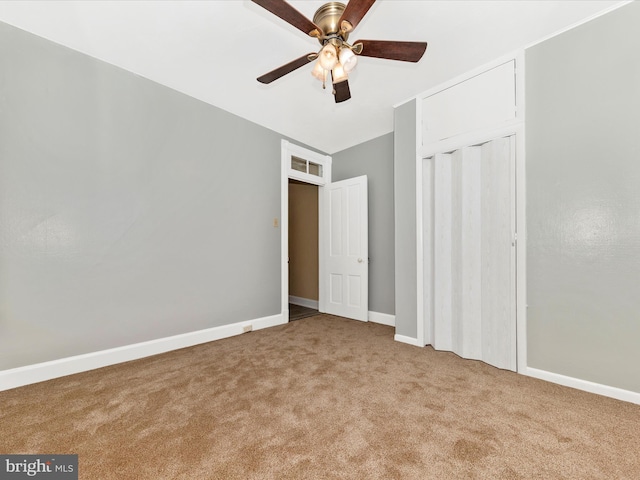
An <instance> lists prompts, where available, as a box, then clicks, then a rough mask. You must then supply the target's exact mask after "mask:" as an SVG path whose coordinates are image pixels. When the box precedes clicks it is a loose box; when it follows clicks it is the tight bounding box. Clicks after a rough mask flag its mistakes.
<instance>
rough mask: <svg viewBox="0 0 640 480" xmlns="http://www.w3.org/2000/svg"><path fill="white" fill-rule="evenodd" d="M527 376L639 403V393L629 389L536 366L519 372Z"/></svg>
mask: <svg viewBox="0 0 640 480" xmlns="http://www.w3.org/2000/svg"><path fill="white" fill-rule="evenodd" d="M520 373H522V374H524V375H527V376H529V377H533V378H538V379H540V380H546V381H547V382H551V383H557V384H558V385H564V386H565V387H571V388H576V389H578V390H583V391H585V392H590V393H596V394H598V395H603V396H605V397H611V398H615V399H617V400H622V401H625V402H631V403H636V404H638V405H640V393H639V392H632V391H630V390H623V389H622V388H617V387H611V386H609V385H602V384H600V383H594V382H590V381H588V380H581V379H579V378H574V377H568V376H566V375H560V374H559V373H552V372H548V371H546V370H539V369H537V368H531V367H527V368H526V369H525V370H524V371H522V372H520Z"/></svg>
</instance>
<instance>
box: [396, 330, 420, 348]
mask: <svg viewBox="0 0 640 480" xmlns="http://www.w3.org/2000/svg"><path fill="white" fill-rule="evenodd" d="M393 339H394V340H395V341H396V342H402V343H408V344H409V345H413V346H414V347H424V345H420V342H419V341H418V339H417V338H413V337H405V336H404V335H398V334H397V333H396V334H395V335H394V336H393Z"/></svg>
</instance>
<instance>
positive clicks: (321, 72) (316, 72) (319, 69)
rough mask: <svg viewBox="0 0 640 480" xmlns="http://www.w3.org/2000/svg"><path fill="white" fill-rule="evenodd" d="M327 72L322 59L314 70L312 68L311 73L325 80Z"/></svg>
mask: <svg viewBox="0 0 640 480" xmlns="http://www.w3.org/2000/svg"><path fill="white" fill-rule="evenodd" d="M325 74H326V70H325V69H324V68H322V65H321V64H320V60H318V61H317V62H316V64H315V66H314V67H313V70H311V75H313V76H314V77H315V78H317V79H318V80H320V81H321V82H323V81H324V78H325Z"/></svg>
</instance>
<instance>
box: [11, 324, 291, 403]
mask: <svg viewBox="0 0 640 480" xmlns="http://www.w3.org/2000/svg"><path fill="white" fill-rule="evenodd" d="M288 320H289V319H288V317H283V316H282V315H272V316H270V317H262V318H256V319H254V320H247V321H243V322H238V323H232V324H229V325H222V326H219V327H212V328H207V329H205V330H199V331H196V332H189V333H182V334H180V335H174V336H171V337H165V338H159V339H157V340H150V341H147V342H140V343H134V344H132V345H125V346H122V347H116V348H110V349H108V350H101V351H98V352H91V353H86V354H83V355H76V356H73V357H67V358H61V359H59V360H52V361H49V362H43V363H36V364H34V365H27V366H25V367H18V368H13V369H10V370H4V371H0V391H2V390H9V389H11V388H16V387H21V386H23V385H29V384H32V383H37V382H43V381H45V380H51V379H53V378H58V377H64V376H66V375H72V374H74V373H80V372H86V371H89V370H94V369H96V368H101V367H106V366H109V365H115V364H117V363H122V362H128V361H131V360H137V359H139V358H144V357H149V356H151V355H157V354H159V353H165V352H170V351H172V350H177V349H180V348H185V347H191V346H193V345H199V344H201V343H207V342H212V341H214V340H220V339H223V338H228V337H232V336H235V335H241V334H242V333H244V328H245V327H249V326H250V327H251V329H252V330H261V329H263V328H268V327H274V326H276V325H282V324H285V323H287V322H288Z"/></svg>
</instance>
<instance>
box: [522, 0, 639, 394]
mask: <svg viewBox="0 0 640 480" xmlns="http://www.w3.org/2000/svg"><path fill="white" fill-rule="evenodd" d="M638 26H640V4H638V3H633V4H630V5H627V6H625V7H622V8H621V9H618V10H616V11H613V12H611V13H609V14H607V15H605V16H603V17H599V18H597V19H595V20H593V21H591V22H589V23H587V24H584V25H582V26H580V27H578V28H575V29H573V30H571V31H569V32H566V33H564V34H562V35H560V36H557V37H555V38H552V39H550V40H548V41H545V42H544V43H542V44H540V45H537V46H535V47H533V48H531V49H529V50H527V52H526V105H527V113H526V153H527V157H526V161H527V231H528V237H527V247H528V258H527V296H528V305H529V309H528V316H527V318H528V333H527V336H528V357H529V359H528V360H529V361H528V364H529V366H530V367H534V368H539V369H542V370H547V371H551V372H555V373H560V374H564V375H568V376H571V377H577V378H581V379H585V380H589V381H593V382H596V383H601V384H606V385H611V386H615V387H620V388H623V389H627V390H631V391H636V392H640V55H639V52H640V35H639V34H638Z"/></svg>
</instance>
